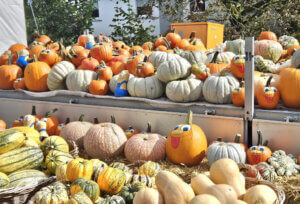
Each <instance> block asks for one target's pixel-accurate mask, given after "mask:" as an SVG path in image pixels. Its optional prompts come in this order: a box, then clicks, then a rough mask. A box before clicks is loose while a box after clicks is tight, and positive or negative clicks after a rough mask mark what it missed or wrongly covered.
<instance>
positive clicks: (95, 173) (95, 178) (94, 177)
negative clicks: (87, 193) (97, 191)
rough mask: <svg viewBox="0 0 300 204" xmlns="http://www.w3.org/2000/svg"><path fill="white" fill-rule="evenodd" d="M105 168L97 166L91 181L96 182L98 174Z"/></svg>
mask: <svg viewBox="0 0 300 204" xmlns="http://www.w3.org/2000/svg"><path fill="white" fill-rule="evenodd" d="M106 167H107V166H99V167H98V168H97V169H96V170H95V171H93V175H92V180H93V181H96V182H97V181H98V177H99V175H100V173H101V172H102V171H103V169H105V168H106Z"/></svg>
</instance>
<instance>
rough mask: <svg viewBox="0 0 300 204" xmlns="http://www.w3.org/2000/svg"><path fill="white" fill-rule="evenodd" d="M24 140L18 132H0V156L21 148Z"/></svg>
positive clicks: (10, 130) (12, 130)
mask: <svg viewBox="0 0 300 204" xmlns="http://www.w3.org/2000/svg"><path fill="white" fill-rule="evenodd" d="M24 140H25V137H24V134H23V133H22V132H20V131H18V130H14V129H8V130H3V131H0V154H3V153H6V152H9V151H11V150H14V149H17V148H19V147H21V145H22V144H23V142H24Z"/></svg>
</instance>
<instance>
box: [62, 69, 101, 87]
mask: <svg viewBox="0 0 300 204" xmlns="http://www.w3.org/2000/svg"><path fill="white" fill-rule="evenodd" d="M96 78H97V74H96V72H93V71H89V70H74V71H71V72H70V73H69V74H68V76H67V80H66V84H67V87H68V89H69V90H70V91H84V92H87V91H88V88H89V85H90V83H91V82H92V81H93V80H95V79H96Z"/></svg>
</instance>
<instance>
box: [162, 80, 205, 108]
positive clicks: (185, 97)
mask: <svg viewBox="0 0 300 204" xmlns="http://www.w3.org/2000/svg"><path fill="white" fill-rule="evenodd" d="M202 86H203V83H202V81H201V80H199V79H195V78H189V79H185V80H180V81H171V82H169V83H168V84H167V87H166V95H167V97H168V98H169V99H170V100H171V101H175V102H191V101H197V100H199V99H200V98H201V96H202Z"/></svg>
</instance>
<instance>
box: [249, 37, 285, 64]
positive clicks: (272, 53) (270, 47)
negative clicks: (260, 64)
mask: <svg viewBox="0 0 300 204" xmlns="http://www.w3.org/2000/svg"><path fill="white" fill-rule="evenodd" d="M282 50H283V49H282V46H281V45H280V43H278V42H276V41H273V40H259V41H255V43H254V54H255V55H260V56H262V57H263V58H264V59H269V60H272V61H273V62H274V63H276V62H277V61H278V60H279V58H280V57H281V54H282Z"/></svg>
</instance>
